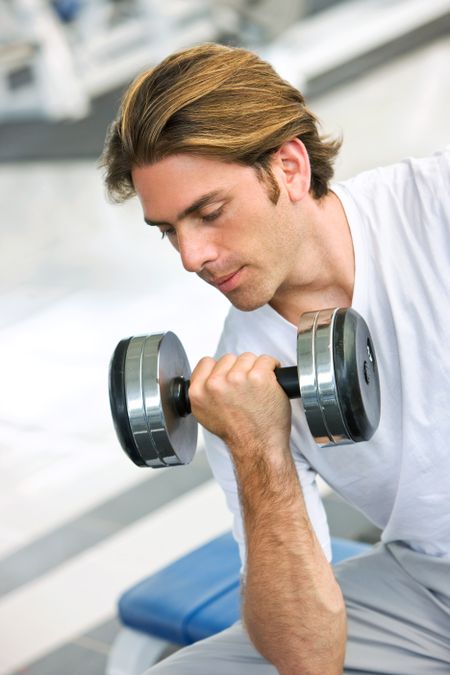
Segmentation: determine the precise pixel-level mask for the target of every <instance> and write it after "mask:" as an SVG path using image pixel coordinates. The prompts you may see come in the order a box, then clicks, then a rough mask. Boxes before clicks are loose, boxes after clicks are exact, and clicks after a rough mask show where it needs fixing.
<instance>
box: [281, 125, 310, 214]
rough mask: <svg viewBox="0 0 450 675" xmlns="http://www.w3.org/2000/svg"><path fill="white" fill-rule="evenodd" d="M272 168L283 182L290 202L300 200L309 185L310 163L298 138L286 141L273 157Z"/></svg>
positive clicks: (307, 190) (306, 192)
mask: <svg viewBox="0 0 450 675" xmlns="http://www.w3.org/2000/svg"><path fill="white" fill-rule="evenodd" d="M273 162H274V163H273V165H272V166H273V169H274V170H275V171H276V172H277V175H278V178H279V179H280V180H281V181H282V183H283V184H284V186H285V188H286V190H287V192H288V195H289V197H290V199H291V201H292V202H299V201H301V200H302V199H303V198H304V197H305V195H307V194H308V192H309V188H310V186H311V165H310V163H309V156H308V153H307V151H306V148H305V146H304V144H303V143H302V141H301V140H300V139H299V138H293V139H292V140H290V141H286V142H285V143H283V145H282V146H281V147H280V148H279V150H278V151H277V152H276V153H275V155H274V157H273Z"/></svg>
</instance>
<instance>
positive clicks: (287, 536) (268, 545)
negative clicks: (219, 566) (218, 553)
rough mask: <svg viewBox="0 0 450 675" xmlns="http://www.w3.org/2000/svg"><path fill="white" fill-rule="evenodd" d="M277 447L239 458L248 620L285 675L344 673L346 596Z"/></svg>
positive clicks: (255, 637)
mask: <svg viewBox="0 0 450 675" xmlns="http://www.w3.org/2000/svg"><path fill="white" fill-rule="evenodd" d="M277 450H278V451H275V452H274V453H273V456H271V453H270V451H269V452H267V449H266V450H265V451H264V454H262V453H260V452H258V449H255V453H254V454H253V457H252V460H251V462H250V460H249V459H248V458H249V457H250V456H251V455H250V454H247V453H246V454H245V456H244V457H245V458H244V459H238V460H236V459H235V469H236V475H237V479H238V484H239V489H240V498H241V504H242V511H243V518H244V524H245V530H246V536H247V568H246V581H245V587H244V597H243V618H244V622H245V624H246V627H247V630H248V632H249V635H250V638H251V639H252V641H253V643H254V644H255V646H256V648H257V649H258V651H260V653H261V654H263V656H265V657H266V658H267V659H268V660H269V661H271V662H272V663H273V664H274V665H275V666H276V667H277V669H278V670H279V672H280V673H281V674H282V675H297V674H298V675H300V674H301V675H306V674H308V675H310V674H315V673H320V675H337V674H338V673H342V668H343V661H344V653H345V642H346V621H345V606H344V602H343V598H342V594H341V591H340V588H339V586H338V584H337V582H336V581H335V578H334V575H333V571H332V568H331V566H330V564H329V563H328V561H327V560H326V558H325V556H324V554H323V551H322V548H321V546H320V544H319V542H318V540H317V538H316V536H315V534H314V531H313V529H312V527H311V523H310V521H309V518H308V514H307V511H306V507H305V503H304V499H303V494H302V490H301V486H300V483H299V480H298V477H297V473H296V470H295V466H294V463H293V461H292V458H291V455H290V453H289V451H288V450H287V451H286V452H284V453H283V455H282V456H280V453H279V449H277ZM234 454H235V456H237V457H238V456H239V453H234ZM272 457H273V459H272ZM277 457H278V460H277V459H276V458H277ZM255 458H256V460H255ZM268 458H270V459H268Z"/></svg>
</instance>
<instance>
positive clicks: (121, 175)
mask: <svg viewBox="0 0 450 675" xmlns="http://www.w3.org/2000/svg"><path fill="white" fill-rule="evenodd" d="M295 137H298V138H300V139H301V141H302V142H303V143H304V145H305V147H306V150H307V152H308V155H309V159H310V164H311V172H312V176H311V188H310V189H311V192H312V194H313V196H314V197H316V198H317V199H320V198H321V197H323V196H324V195H325V194H327V192H328V182H329V180H330V179H331V177H332V176H333V166H332V163H333V160H334V158H335V156H336V154H337V152H338V150H339V148H340V145H341V142H340V141H339V140H327V139H324V138H321V137H320V135H319V132H318V129H317V119H316V117H315V116H314V115H313V114H312V113H311V111H310V110H309V109H308V108H307V107H306V105H305V101H304V98H303V96H302V94H301V93H300V92H299V91H298V90H297V89H295V88H294V87H293V86H291V85H290V84H289V83H288V82H286V81H284V80H283V79H281V77H280V76H279V75H278V74H277V73H276V72H275V71H274V69H273V68H272V66H270V65H269V64H268V63H266V62H265V61H263V60H261V59H260V58H259V57H258V56H256V54H253V53H252V52H249V51H247V50H245V49H240V48H236V47H225V46H222V45H216V44H204V45H200V46H197V47H193V48H190V49H186V50H184V51H181V52H178V53H175V54H172V55H171V56H169V57H167V58H166V59H165V60H164V61H162V62H161V63H160V64H159V65H158V66H156V67H155V68H153V69H151V70H148V71H146V72H144V73H142V74H141V75H140V76H138V77H137V78H136V80H135V81H134V82H133V83H132V84H131V86H130V87H129V88H128V90H127V91H126V92H125V94H124V97H123V99H122V103H121V107H120V110H119V113H118V116H117V118H116V120H115V121H114V122H113V124H112V125H111V127H110V129H109V132H108V136H107V138H106V143H105V148H104V151H103V155H102V158H101V165H102V166H103V167H104V168H105V170H106V175H105V183H106V187H107V190H108V193H109V195H110V197H111V198H112V199H113V200H114V201H117V202H121V201H124V200H126V199H128V198H129V197H131V196H132V195H134V194H135V192H134V187H133V182H132V178H131V169H132V168H133V167H134V166H141V165H145V164H152V163H153V162H156V161H158V160H160V159H162V158H164V157H167V156H169V155H174V154H179V153H189V154H197V155H203V156H209V157H211V158H215V159H220V160H222V161H226V162H237V163H240V164H244V165H250V166H254V167H255V169H256V171H257V173H258V175H259V177H260V178H261V179H263V180H264V181H265V182H266V183H267V184H268V185H269V195H270V197H271V199H272V200H273V201H276V200H277V199H278V185H277V184H276V181H275V179H274V177H273V175H272V174H271V172H270V160H271V155H272V154H273V153H274V152H276V151H277V150H278V149H279V148H280V147H281V145H282V144H283V143H284V142H286V141H288V140H291V139H292V138H295Z"/></svg>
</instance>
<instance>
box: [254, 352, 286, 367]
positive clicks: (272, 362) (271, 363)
mask: <svg viewBox="0 0 450 675" xmlns="http://www.w3.org/2000/svg"><path fill="white" fill-rule="evenodd" d="M280 366H281V363H280V361H279V360H278V359H276V358H275V357H274V356H269V355H268V354H261V356H258V358H257V359H256V360H255V362H254V364H253V368H252V370H257V371H269V370H272V371H273V370H275V368H279V367H280Z"/></svg>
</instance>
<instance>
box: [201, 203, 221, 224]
mask: <svg viewBox="0 0 450 675" xmlns="http://www.w3.org/2000/svg"><path fill="white" fill-rule="evenodd" d="M222 212H223V206H221V207H220V208H219V209H217V210H216V211H213V212H212V213H208V214H207V215H206V216H201V219H202V220H203V222H204V223H212V222H213V221H214V220H217V218H219V216H221V215H222Z"/></svg>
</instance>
